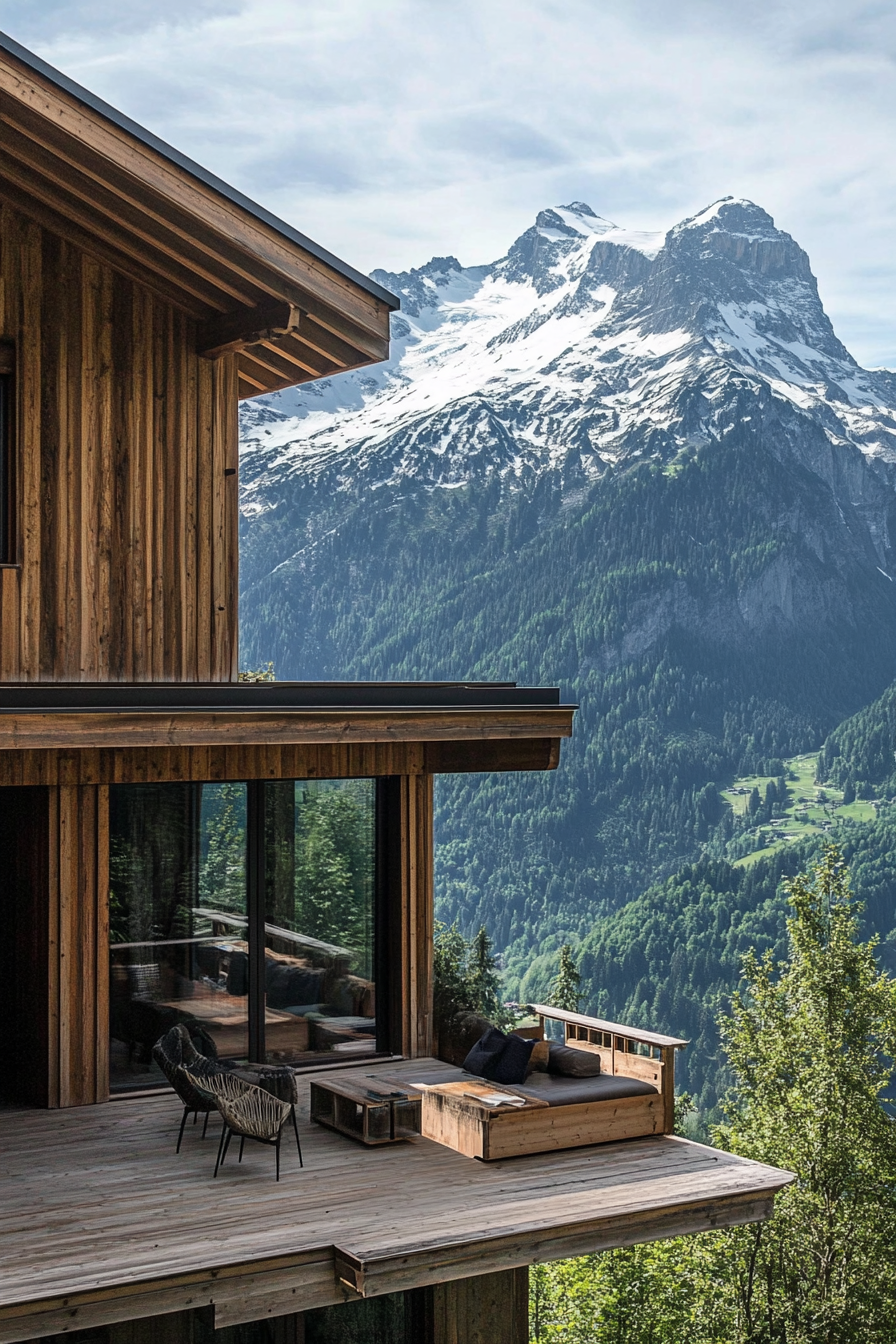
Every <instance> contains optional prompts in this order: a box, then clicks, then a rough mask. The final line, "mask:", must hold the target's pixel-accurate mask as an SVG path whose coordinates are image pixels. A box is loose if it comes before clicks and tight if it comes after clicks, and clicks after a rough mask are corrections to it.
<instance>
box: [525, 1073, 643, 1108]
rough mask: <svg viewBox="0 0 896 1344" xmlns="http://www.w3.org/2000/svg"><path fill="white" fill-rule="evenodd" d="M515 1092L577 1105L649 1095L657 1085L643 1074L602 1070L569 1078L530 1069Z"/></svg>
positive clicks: (561, 1103)
mask: <svg viewBox="0 0 896 1344" xmlns="http://www.w3.org/2000/svg"><path fill="white" fill-rule="evenodd" d="M513 1090H514V1092H516V1093H518V1095H519V1096H521V1097H537V1098H539V1100H541V1101H546V1102H547V1103H548V1105H549V1106H577V1105H579V1104H580V1103H581V1102H585V1101H615V1100H617V1099H618V1098H619V1097H646V1096H649V1095H650V1093H651V1092H653V1093H655V1092H656V1091H657V1089H656V1088H655V1087H654V1086H653V1084H652V1083H642V1081H641V1079H640V1078H623V1077H622V1076H621V1075H620V1074H615V1075H614V1074H612V1073H601V1074H598V1076H597V1077H596V1078H570V1077H569V1076H568V1075H567V1076H564V1075H563V1074H559V1073H531V1074H530V1075H529V1077H528V1078H527V1079H526V1081H525V1082H524V1083H517V1084H516V1086H515V1087H514V1089H513Z"/></svg>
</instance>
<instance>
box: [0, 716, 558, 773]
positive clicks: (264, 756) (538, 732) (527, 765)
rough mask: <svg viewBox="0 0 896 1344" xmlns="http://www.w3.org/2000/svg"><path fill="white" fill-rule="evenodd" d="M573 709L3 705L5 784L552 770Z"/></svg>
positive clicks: (0, 736)
mask: <svg viewBox="0 0 896 1344" xmlns="http://www.w3.org/2000/svg"><path fill="white" fill-rule="evenodd" d="M573 712H574V711H573V710H572V709H571V708H557V709H545V708H534V709H531V710H526V709H520V710H504V711H501V712H500V713H498V712H495V711H493V710H431V711H421V710H408V711H406V712H395V711H382V710H371V711H366V712H364V711H350V712H347V711H327V712H319V711H318V712H310V713H300V712H296V713H290V712H279V711H273V710H272V711H264V712H261V713H198V712H189V713H180V714H178V713H160V712H151V713H146V714H140V713H130V712H113V713H105V714H104V713H99V714H81V713H47V714H43V713H22V714H16V713H6V712H3V713H0V786H3V785H7V786H16V785H19V786H22V785H33V784H57V783H76V784H115V783H128V782H142V781H144V780H153V781H163V780H179V779H186V780H210V779H278V778H279V779H288V778H314V777H318V778H337V777H339V778H349V777H363V776H375V775H395V774H400V775H416V774H441V773H452V774H454V773H465V772H470V771H490V770H551V769H554V768H555V767H556V766H557V764H558V763H559V759H560V743H561V741H562V739H563V738H564V737H569V736H570V734H571V732H572V718H573Z"/></svg>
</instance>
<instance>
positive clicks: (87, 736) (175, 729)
mask: <svg viewBox="0 0 896 1344" xmlns="http://www.w3.org/2000/svg"><path fill="white" fill-rule="evenodd" d="M574 712H575V706H574V705H564V704H561V703H560V693H559V691H558V690H557V689H556V688H553V687H520V686H516V685H513V684H510V683H486V684H472V683H425V682H422V683H421V682H415V683H395V682H392V683H390V682H378V683H371V684H366V683H349V682H346V683H338V682H328V683H322V682H316V683H305V682H274V683H269V684H261V685H258V684H246V683H232V682H231V683H205V684H190V685H183V684H166V683H152V684H144V685H139V684H124V683H120V684H111V685H110V684H85V683H72V684H59V683H44V682H34V683H28V684H21V683H20V684H16V685H11V684H6V685H4V686H2V687H0V751H15V750H35V749H36V750H54V749H57V750H58V749H65V750H78V749H84V750H88V749H95V748H133V747H199V746H241V745H245V746H248V745H272V746H277V745H279V746H285V745H293V744H324V743H342V744H345V743H366V742H370V743H376V742H431V743H449V742H455V743H461V742H470V743H474V742H478V743H482V742H489V741H491V742H501V741H504V742H509V741H515V740H520V739H540V740H549V739H550V740H558V739H560V738H563V737H569V736H570V734H571V732H572V719H573V714H574ZM446 759H448V758H446Z"/></svg>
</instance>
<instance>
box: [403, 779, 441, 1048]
mask: <svg viewBox="0 0 896 1344" xmlns="http://www.w3.org/2000/svg"><path fill="white" fill-rule="evenodd" d="M400 826H401V888H402V891H401V909H402V939H401V942H402V948H401V961H402V969H401V988H402V1013H401V1016H402V1051H401V1052H402V1054H403V1055H406V1056H407V1058H408V1059H416V1058H419V1057H420V1056H424V1055H430V1054H432V952H433V949H432V939H433V920H434V917H435V910H434V896H433V778H432V775H403V776H402V777H401V816H400Z"/></svg>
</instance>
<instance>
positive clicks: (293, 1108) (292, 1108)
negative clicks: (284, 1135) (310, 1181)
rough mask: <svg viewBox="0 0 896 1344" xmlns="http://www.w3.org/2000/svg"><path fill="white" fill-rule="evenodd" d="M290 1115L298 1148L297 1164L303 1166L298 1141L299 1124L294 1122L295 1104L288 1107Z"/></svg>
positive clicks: (300, 1146) (300, 1147)
mask: <svg viewBox="0 0 896 1344" xmlns="http://www.w3.org/2000/svg"><path fill="white" fill-rule="evenodd" d="M290 1115H291V1116H292V1127H293V1129H294V1130H295V1132H296V1147H297V1148H298V1150H299V1166H300V1167H304V1165H305V1163H304V1162H303V1161H302V1145H301V1143H300V1142H299V1126H298V1124H297V1123H296V1108H295V1106H292V1107H291V1108H290Z"/></svg>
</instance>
